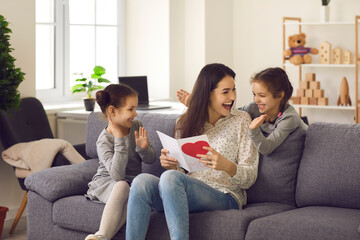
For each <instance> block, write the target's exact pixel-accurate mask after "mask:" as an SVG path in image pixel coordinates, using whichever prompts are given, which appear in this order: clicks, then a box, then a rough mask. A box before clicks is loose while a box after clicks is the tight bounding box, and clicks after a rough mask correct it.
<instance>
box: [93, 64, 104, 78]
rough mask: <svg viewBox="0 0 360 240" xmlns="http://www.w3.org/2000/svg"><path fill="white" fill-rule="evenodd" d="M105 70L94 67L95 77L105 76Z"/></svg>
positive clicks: (100, 67)
mask: <svg viewBox="0 0 360 240" xmlns="http://www.w3.org/2000/svg"><path fill="white" fill-rule="evenodd" d="M105 72H106V71H105V68H103V67H102V66H95V67H94V73H95V74H97V75H100V76H101V75H103V74H105Z"/></svg>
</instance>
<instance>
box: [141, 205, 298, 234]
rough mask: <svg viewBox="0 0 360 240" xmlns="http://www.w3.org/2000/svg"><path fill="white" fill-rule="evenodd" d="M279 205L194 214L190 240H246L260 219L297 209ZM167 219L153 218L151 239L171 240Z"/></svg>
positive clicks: (154, 216) (159, 214) (157, 214)
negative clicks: (251, 226)
mask: <svg viewBox="0 0 360 240" xmlns="http://www.w3.org/2000/svg"><path fill="white" fill-rule="evenodd" d="M293 208H294V207H293V206H290V205H285V204H279V203H261V204H251V205H248V206H246V207H245V208H244V209H243V210H224V211H210V212H200V213H191V214H190V219H189V220H190V229H189V231H190V239H244V238H245V234H246V231H247V227H248V225H249V223H250V222H251V221H252V220H254V219H256V218H259V217H264V216H268V215H271V214H276V213H279V212H283V211H287V210H290V209H293ZM164 226H166V220H165V215H164V214H163V213H158V212H154V213H152V214H151V218H150V224H149V228H148V229H149V230H148V232H147V239H157V240H163V239H164V240H165V239H170V237H169V231H168V228H167V227H164Z"/></svg>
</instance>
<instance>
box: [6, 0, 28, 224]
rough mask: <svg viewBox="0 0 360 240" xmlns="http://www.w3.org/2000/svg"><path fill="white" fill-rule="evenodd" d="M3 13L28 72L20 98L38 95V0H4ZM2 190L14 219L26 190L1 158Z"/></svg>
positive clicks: (17, 55)
mask: <svg viewBox="0 0 360 240" xmlns="http://www.w3.org/2000/svg"><path fill="white" fill-rule="evenodd" d="M0 14H1V15H4V17H5V18H6V19H7V21H8V22H10V24H9V27H10V28H11V29H12V32H13V33H12V34H11V35H10V36H11V37H10V38H11V39H10V42H11V47H12V48H14V49H15V50H14V51H13V52H12V56H13V57H15V58H16V62H15V65H16V67H20V68H21V70H22V72H24V73H26V75H25V80H24V81H23V82H22V83H21V84H20V87H19V91H20V94H21V97H29V96H35V0H1V4H0ZM0 91H1V90H0ZM1 151H2V147H1V146H0V152H1ZM0 191H1V194H0V205H1V206H6V207H8V208H9V209H10V211H9V212H8V214H7V219H11V218H14V216H15V214H16V212H17V208H18V207H19V205H20V203H21V200H22V198H23V196H24V193H25V192H24V191H22V190H21V188H20V185H19V184H18V181H17V179H16V177H15V175H14V170H13V169H12V167H10V166H9V165H7V164H6V163H5V162H4V161H2V160H0ZM24 215H26V212H25V213H24Z"/></svg>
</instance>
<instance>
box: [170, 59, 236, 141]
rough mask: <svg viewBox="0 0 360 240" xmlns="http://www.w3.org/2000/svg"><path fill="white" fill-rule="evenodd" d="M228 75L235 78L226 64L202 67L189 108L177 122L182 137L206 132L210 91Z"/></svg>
mask: <svg viewBox="0 0 360 240" xmlns="http://www.w3.org/2000/svg"><path fill="white" fill-rule="evenodd" d="M226 76H230V77H232V78H235V72H234V71H233V70H231V69H230V68H229V67H227V66H225V65H224V64H220V63H213V64H208V65H206V66H205V67H203V68H202V69H201V71H200V73H199V76H198V78H197V80H196V83H195V85H194V88H193V91H192V93H191V99H190V103H189V106H188V109H187V111H186V112H185V113H184V114H183V115H181V116H180V118H179V121H178V122H177V126H176V130H177V131H179V133H180V137H181V138H185V137H192V136H196V135H200V134H202V133H203V132H204V124H205V122H206V121H208V120H209V112H208V106H209V100H210V93H211V91H213V90H214V89H215V88H217V85H218V83H219V82H220V81H221V80H222V79H223V78H224V77H226Z"/></svg>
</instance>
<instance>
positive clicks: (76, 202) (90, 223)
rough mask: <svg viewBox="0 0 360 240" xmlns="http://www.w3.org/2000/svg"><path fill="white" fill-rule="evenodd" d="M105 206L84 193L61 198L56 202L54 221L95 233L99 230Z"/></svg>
mask: <svg viewBox="0 0 360 240" xmlns="http://www.w3.org/2000/svg"><path fill="white" fill-rule="evenodd" d="M104 206H105V204H103V203H95V202H92V201H90V200H88V199H87V198H86V197H85V196H84V195H75V196H70V197H65V198H61V199H59V200H57V201H55V202H54V208H53V221H54V223H55V224H56V225H59V226H60V227H62V228H67V229H71V230H76V231H82V232H88V233H94V232H96V231H98V230H99V226H100V220H101V215H102V212H103V210H104Z"/></svg>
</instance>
